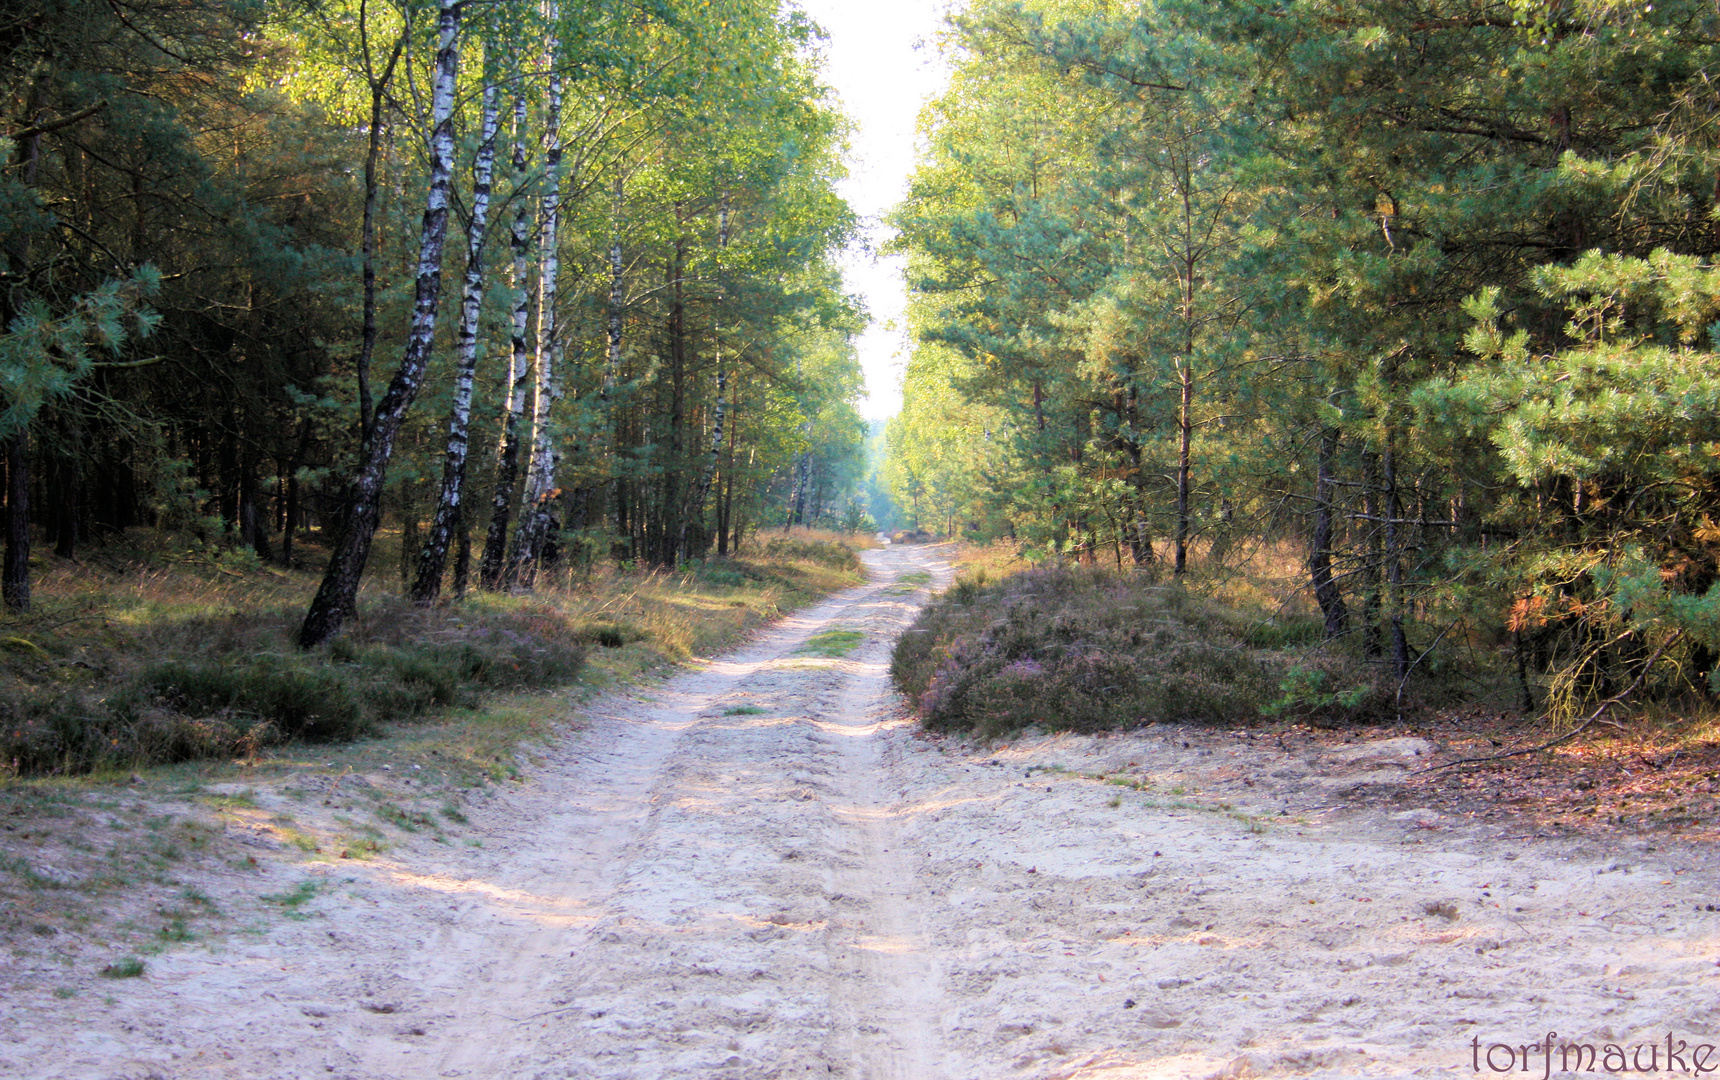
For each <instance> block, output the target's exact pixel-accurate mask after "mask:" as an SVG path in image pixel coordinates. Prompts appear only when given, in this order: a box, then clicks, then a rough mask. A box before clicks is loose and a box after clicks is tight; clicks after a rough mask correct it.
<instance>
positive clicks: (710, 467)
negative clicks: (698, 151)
mask: <svg viewBox="0 0 1720 1080" xmlns="http://www.w3.org/2000/svg"><path fill="white" fill-rule="evenodd" d="M728 248H729V201H728V199H727V198H726V197H725V198H724V199H723V201H722V205H721V207H720V208H719V209H718V210H717V253H718V258H719V259H720V258H721V256H722V253H723V252H725V251H727V250H728ZM718 272H719V274H720V273H721V267H720V266H719V267H718ZM722 303H723V293H722V287H721V285H719V286H718V287H717V311H716V314H715V315H714V316H713V317H712V320H711V322H712V327H711V353H712V358H713V360H714V361H715V362H716V366H717V401H716V406H715V407H714V408H713V409H712V410H711V448H710V450H709V451H708V452H707V453H706V456H705V468H704V472H703V473H702V474H701V475H700V477H699V482H698V484H697V485H696V486H695V487H694V489H693V491H692V493H691V494H690V496H689V497H688V499H687V513H686V514H684V515H683V516H682V518H681V536H680V539H679V541H678V542H677V545H676V547H677V549H678V553H679V557H680V558H683V559H685V558H688V557H690V556H691V554H692V553H691V552H689V551H688V550H687V525H688V524H689V523H690V522H691V521H693V520H694V519H697V520H698V522H699V524H700V525H701V527H702V526H703V525H704V521H705V498H706V496H707V495H709V494H710V490H711V480H712V479H713V478H714V477H715V476H716V475H717V462H718V460H719V459H720V458H721V456H722V452H723V417H724V411H725V410H726V408H727V405H728V401H727V394H728V389H729V372H728V369H727V368H725V367H724V366H723V319H722ZM706 535H707V536H709V534H708V533H707V534H706ZM706 544H707V546H708V545H709V541H708V540H707V541H706ZM701 554H702V553H701Z"/></svg>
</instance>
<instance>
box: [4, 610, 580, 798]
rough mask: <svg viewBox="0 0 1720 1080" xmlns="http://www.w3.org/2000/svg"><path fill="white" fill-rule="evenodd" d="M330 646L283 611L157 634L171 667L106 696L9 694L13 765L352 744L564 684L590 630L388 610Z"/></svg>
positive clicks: (129, 680)
mask: <svg viewBox="0 0 1720 1080" xmlns="http://www.w3.org/2000/svg"><path fill="white" fill-rule="evenodd" d="M363 614H364V617H363V618H360V619H358V620H355V621H354V625H353V627H352V630H351V632H349V633H348V634H346V635H343V636H342V637H339V638H337V639H335V641H334V642H332V643H331V644H330V646H329V647H328V648H326V649H324V650H320V651H318V652H312V653H301V652H298V651H297V650H295V649H293V648H292V646H291V642H290V638H289V635H290V633H291V627H292V623H291V621H290V619H286V618H278V617H276V616H275V615H273V614H270V613H257V614H254V615H252V616H249V617H247V616H241V615H238V614H234V615H231V616H227V617H220V618H209V617H198V618H194V619H187V620H184V621H183V622H182V623H180V624H177V625H160V626H152V627H151V628H150V629H149V631H148V633H147V634H146V635H145V637H146V638H147V641H148V644H149V645H150V647H151V648H152V651H153V654H154V655H155V656H157V657H160V658H159V659H155V660H153V661H150V662H146V663H144V664H143V665H142V666H141V667H139V668H137V669H136V670H135V671H133V672H132V673H131V674H129V675H128V676H125V677H123V678H121V679H120V680H119V681H118V684H117V685H116V686H114V687H113V688H112V689H111V690H110V691H109V692H107V693H106V694H105V695H100V696H98V695H97V694H96V693H94V692H92V691H90V690H87V689H83V688H77V687H52V686H45V687H32V686H27V685H26V686H22V687H19V688H17V689H15V690H14V691H13V692H12V693H11V694H9V695H8V696H7V697H5V698H0V768H4V769H5V770H6V771H8V772H14V773H18V774H24V775H32V774H38V775H39V774H45V773H62V774H66V773H83V772H89V771H91V770H93V769H99V768H103V767H114V766H126V767H129V766H135V765H141V764H151V763H158V762H171V761H187V760H194V759H199V758H211V757H223V756H230V755H243V754H247V753H254V752H255V751H256V750H257V749H258V748H260V747H264V746H271V745H277V744H280V743H284V742H289V741H300V742H346V741H350V740H353V739H357V738H361V737H364V736H366V735H369V734H372V733H374V732H375V731H376V730H377V728H378V727H379V725H381V724H383V723H387V722H390V721H409V720H412V719H415V718H417V717H421V716H423V715H424V714H425V713H427V712H428V711H430V710H431V709H432V708H435V707H438V706H446V705H462V704H464V705H471V704H475V703H476V702H477V699H478V697H477V696H478V693H479V692H480V691H481V690H484V689H503V690H519V689H528V688H532V687H540V686H552V685H556V684H559V683H564V682H567V681H569V680H571V679H572V678H574V676H575V675H577V674H578V672H579V669H580V667H581V665H582V664H583V663H584V660H585V647H584V645H583V644H582V637H583V633H582V631H581V629H580V628H578V627H576V626H575V625H574V624H573V623H572V622H571V621H570V620H569V619H568V618H567V617H566V616H565V615H563V614H562V613H561V612H558V611H555V610H553V609H548V608H542V609H538V608H531V607H520V608H518V609H516V610H490V611H473V610H467V611H463V612H461V613H459V614H458V615H454V614H449V613H447V612H439V611H425V610H422V609H418V608H414V607H412V606H411V605H408V604H403V603H402V604H394V603H384V604H381V605H377V606H376V607H374V608H371V609H369V610H367V611H365V612H364V613H363Z"/></svg>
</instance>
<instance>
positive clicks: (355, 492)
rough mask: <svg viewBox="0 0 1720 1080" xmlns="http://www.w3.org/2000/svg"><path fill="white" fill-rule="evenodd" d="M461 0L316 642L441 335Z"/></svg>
mask: <svg viewBox="0 0 1720 1080" xmlns="http://www.w3.org/2000/svg"><path fill="white" fill-rule="evenodd" d="M460 2H461V0H441V8H440V11H439V12H438V15H437V23H436V27H437V37H438V46H437V51H436V80H435V84H434V88H433V90H432V92H431V98H430V102H431V104H430V112H431V122H432V126H431V131H430V192H429V194H428V196H427V197H426V198H425V200H424V221H423V225H422V227H421V229H420V234H419V244H418V281H417V288H416V290H415V293H414V297H413V305H412V326H411V330H410V332H409V333H408V334H407V338H406V354H405V356H403V357H402V358H401V361H400V368H399V369H398V370H397V371H396V372H395V373H394V378H393V380H392V381H390V383H389V384H388V390H387V392H385V393H384V394H383V395H382V400H381V401H380V402H378V403H377V405H376V414H375V416H374V418H373V423H372V427H371V438H370V442H369V444H368V445H367V446H365V447H364V454H363V458H362V460H361V462H360V464H359V471H358V475H357V477H356V478H355V479H354V481H353V486H352V510H351V512H350V513H349V514H348V515H347V518H346V522H345V524H344V525H343V526H342V528H341V532H340V535H339V536H337V537H336V538H335V545H334V551H333V552H332V553H331V554H330V556H329V564H328V570H327V572H325V573H324V575H323V581H322V585H321V587H319V588H318V589H317V595H316V597H315V599H313V600H312V601H311V607H310V610H309V611H308V612H306V613H305V621H304V625H303V626H301V627H300V628H299V645H300V646H301V647H303V648H307V649H309V648H314V647H315V646H318V645H321V644H322V643H323V642H325V641H327V640H328V639H330V638H332V637H333V636H334V635H335V634H337V633H339V632H340V628H341V626H342V625H343V624H344V623H345V621H346V617H347V616H348V615H350V614H351V613H352V611H353V609H354V608H355V606H356V605H357V599H358V580H359V577H360V575H362V574H363V572H364V564H365V563H366V562H367V561H368V560H369V558H370V545H371V541H372V540H374V539H375V537H376V527H377V525H378V524H379V523H380V522H381V519H382V485H383V481H384V480H385V479H386V478H387V474H388V461H389V458H390V457H392V456H393V453H394V439H395V436H396V435H398V434H399V433H400V425H401V424H402V423H403V422H404V421H405V419H406V411H407V410H408V409H409V408H411V406H412V401H413V399H414V398H416V397H417V396H418V389H419V387H420V385H422V383H423V381H424V368H425V365H426V364H428V363H429V362H430V346H431V344H432V342H433V341H434V339H435V336H436V312H437V309H438V307H439V306H440V303H441V299H442V248H443V246H444V244H445V243H446V241H447V239H448V201H449V192H450V189H451V188H452V186H453V177H454V122H453V116H454V89H455V80H456V76H457V73H458V71H459V66H460V50H459V43H460Z"/></svg>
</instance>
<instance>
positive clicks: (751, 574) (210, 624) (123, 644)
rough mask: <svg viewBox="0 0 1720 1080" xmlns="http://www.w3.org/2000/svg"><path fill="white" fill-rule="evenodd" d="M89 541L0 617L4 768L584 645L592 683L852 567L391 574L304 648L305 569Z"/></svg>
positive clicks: (780, 603)
mask: <svg viewBox="0 0 1720 1080" xmlns="http://www.w3.org/2000/svg"><path fill="white" fill-rule="evenodd" d="M101 554H102V556H103V557H101V558H93V559H89V560H87V561H86V562H84V563H82V564H70V563H59V562H58V561H56V563H55V565H52V566H50V567H48V568H47V570H46V572H44V573H42V574H41V575H40V576H39V577H38V581H37V589H36V597H37V602H36V606H35V608H34V610H33V611H32V612H30V613H29V614H27V615H23V616H18V615H11V616H8V617H6V618H4V619H0V775H4V774H5V773H11V774H12V775H14V776H18V775H31V774H38V775H39V774H55V773H59V774H67V773H77V772H89V771H100V770H110V771H113V770H127V769H133V768H137V767H140V766H143V765H148V764H152V763H159V762H168V761H176V760H186V759H199V758H210V757H214V758H220V757H245V758H250V757H255V756H256V755H257V754H259V753H261V752H263V751H264V750H265V749H266V748H267V747H270V746H273V745H276V744H280V743H283V742H287V741H291V740H295V739H298V740H310V741H313V742H328V741H344V740H348V739H352V738H355V737H360V736H365V735H370V734H374V733H376V732H377V731H378V730H379V725H382V724H385V723H388V722H394V721H402V720H416V721H423V720H424V719H426V718H429V717H432V716H437V715H442V714H444V713H446V712H447V710H448V709H449V708H450V707H465V708H471V707H474V706H476V705H478V704H479V703H480V700H481V699H482V698H483V696H484V695H486V694H491V693H494V692H498V691H512V690H516V689H529V688H533V687H553V686H556V685H560V684H566V683H569V682H571V681H572V680H573V679H574V678H575V676H577V675H578V674H579V672H580V670H581V666H582V664H583V663H584V661H585V659H586V658H587V657H588V656H589V657H590V658H592V660H593V664H592V667H593V669H594V670H593V671H592V672H591V675H592V678H590V679H588V680H587V681H588V682H592V683H595V684H605V683H608V682H611V681H613V680H614V679H616V678H630V677H634V676H637V675H640V674H642V673H645V672H647V671H651V670H654V669H657V668H661V667H663V666H665V665H667V664H672V663H676V662H679V661H683V660H686V659H688V658H689V657H693V656H698V655H707V654H710V653H713V652H717V651H720V650H721V649H723V648H725V647H728V646H730V645H732V644H734V643H736V642H737V641H739V640H741V639H742V638H744V637H745V636H746V635H747V634H749V633H750V632H752V631H753V630H754V629H756V628H757V627H759V626H761V625H763V624H764V623H766V622H769V621H770V620H772V619H775V618H777V617H778V616H780V615H781V614H782V613H783V612H784V611H786V610H789V609H792V608H794V607H798V606H801V605H803V604H805V603H808V602H810V601H812V600H814V599H816V598H817V597H819V596H822V595H824V594H826V593H828V592H830V591H832V590H834V589H838V588H842V587H845V586H848V585H852V584H855V583H857V582H858V581H859V580H861V578H860V574H859V572H858V563H857V561H856V559H855V557H854V554H853V552H852V550H851V549H849V548H847V547H845V546H841V545H839V544H837V543H835V542H833V541H829V540H825V539H821V538H819V537H817V536H812V535H805V534H796V535H795V536H794V537H792V538H789V539H786V540H785V539H783V538H781V537H777V536H767V537H765V538H764V539H763V541H762V542H760V543H759V544H757V545H756V546H755V547H754V548H752V549H749V551H748V552H747V555H748V557H747V558H744V559H728V560H718V561H711V562H706V563H694V564H689V565H688V566H687V567H685V568H683V569H682V570H680V571H675V572H665V571H646V572H623V571H621V570H618V569H616V568H613V567H609V566H600V567H597V568H595V569H594V570H588V571H580V570H577V569H575V568H569V569H565V570H562V571H559V572H556V573H554V574H552V575H547V577H548V580H547V581H540V588H538V589H537V590H536V591H535V592H533V593H531V594H525V595H498V594H482V593H479V594H473V595H471V596H469V597H468V598H466V599H465V600H464V601H461V602H459V603H454V604H445V605H442V606H440V607H438V608H435V609H432V610H423V609H418V608H415V607H413V606H412V605H410V604H408V603H406V602H405V601H403V600H402V599H401V598H400V597H399V595H398V594H397V593H396V592H395V591H394V590H393V589H391V588H390V587H389V586H391V585H392V584H393V582H392V581H390V580H389V577H388V575H387V574H386V573H384V574H382V575H373V576H372V577H371V578H370V579H368V580H367V582H366V587H365V588H364V589H363V590H362V591H361V595H360V602H359V609H358V612H357V614H356V615H355V617H354V618H353V619H352V620H351V621H350V622H349V624H348V626H347V628H346V630H345V632H344V633H343V634H342V635H341V637H339V638H337V639H336V640H335V641H334V642H333V643H332V644H331V645H330V646H329V647H327V648H325V649H322V650H318V651H316V652H312V653H302V652H300V651H299V650H297V649H296V648H294V647H293V644H292V638H293V634H294V632H295V630H296V628H297V625H298V620H299V618H300V617H301V615H302V612H303V611H304V608H305V605H306V604H307V603H308V602H309V598H310V596H311V594H312V592H313V591H314V589H315V587H316V584H317V578H316V577H315V575H314V574H311V573H307V572H289V571H284V570H279V569H274V568H269V567H263V566H259V565H257V564H256V563H255V561H254V560H249V561H248V560H244V559H238V558H228V557H221V556H212V557H190V556H185V555H182V554H178V553H175V552H173V551H172V550H170V549H169V550H167V551H161V550H156V551H139V550H137V549H129V550H127V551H125V552H124V553H123V555H124V557H122V555H121V553H120V552H117V551H102V552H101ZM382 565H384V566H387V562H386V561H384V562H383V563H382Z"/></svg>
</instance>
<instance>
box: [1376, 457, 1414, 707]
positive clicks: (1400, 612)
mask: <svg viewBox="0 0 1720 1080" xmlns="http://www.w3.org/2000/svg"><path fill="white" fill-rule="evenodd" d="M1380 465H1381V474H1382V475H1381V479H1382V480H1384V481H1385V496H1386V499H1385V504H1386V505H1385V517H1386V521H1385V546H1386V550H1385V557H1386V567H1385V570H1386V607H1387V614H1388V615H1389V617H1390V624H1391V649H1392V673H1393V675H1395V676H1396V677H1397V678H1398V679H1399V680H1402V679H1405V678H1408V677H1409V641H1408V639H1407V638H1406V637H1405V636H1404V626H1403V616H1404V583H1403V550H1402V547H1403V542H1402V538H1401V535H1400V525H1399V521H1400V519H1402V517H1403V505H1402V502H1401V501H1400V500H1399V498H1398V487H1397V447H1396V446H1395V445H1394V439H1393V433H1392V432H1391V431H1390V430H1387V432H1386V449H1385V453H1384V454H1382V455H1381V457H1380Z"/></svg>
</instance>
